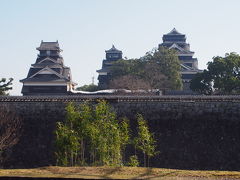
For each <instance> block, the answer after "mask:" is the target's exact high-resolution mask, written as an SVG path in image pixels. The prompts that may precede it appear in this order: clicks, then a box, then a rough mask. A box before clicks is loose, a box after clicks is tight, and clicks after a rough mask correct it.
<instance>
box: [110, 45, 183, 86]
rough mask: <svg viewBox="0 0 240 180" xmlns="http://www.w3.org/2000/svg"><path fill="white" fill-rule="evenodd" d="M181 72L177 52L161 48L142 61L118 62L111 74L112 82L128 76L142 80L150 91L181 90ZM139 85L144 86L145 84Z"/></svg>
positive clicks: (144, 57)
mask: <svg viewBox="0 0 240 180" xmlns="http://www.w3.org/2000/svg"><path fill="white" fill-rule="evenodd" d="M180 70H181V67H180V61H179V59H178V56H177V53H176V51H175V50H171V49H167V48H164V47H160V48H159V49H158V50H153V51H151V52H148V53H146V55H145V56H143V57H141V58H140V59H130V60H119V61H117V62H116V63H114V65H113V66H112V68H111V69H110V74H111V77H112V81H114V80H115V79H119V78H121V77H124V76H126V75H128V76H132V77H134V79H137V80H139V79H141V80H143V81H144V82H145V86H148V87H149V88H148V89H181V88H182V81H181V76H180ZM129 79H133V78H129ZM115 84H116V83H115ZM130 84H131V83H130ZM138 84H141V86H142V84H143V82H141V83H138ZM110 85H111V84H110Z"/></svg>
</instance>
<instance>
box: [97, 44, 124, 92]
mask: <svg viewBox="0 0 240 180" xmlns="http://www.w3.org/2000/svg"><path fill="white" fill-rule="evenodd" d="M105 52H106V59H104V60H103V62H102V69H100V70H97V72H98V81H99V83H98V86H99V88H100V89H107V88H108V83H109V81H110V74H109V72H110V67H111V66H112V65H113V63H114V62H116V61H117V60H119V59H122V51H120V50H118V49H116V48H115V46H114V45H112V48H111V49H109V50H106V51H105Z"/></svg>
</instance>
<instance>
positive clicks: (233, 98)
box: [0, 95, 240, 102]
mask: <svg viewBox="0 0 240 180" xmlns="http://www.w3.org/2000/svg"><path fill="white" fill-rule="evenodd" d="M100 99H102V100H107V101H111V102H122V101H129V102H152V101H156V102H218V101H230V102H240V95H230V96H204V95H194V96H191V95H185V96H120V95H66V96H0V102H82V101H93V102H96V101H97V100H100Z"/></svg>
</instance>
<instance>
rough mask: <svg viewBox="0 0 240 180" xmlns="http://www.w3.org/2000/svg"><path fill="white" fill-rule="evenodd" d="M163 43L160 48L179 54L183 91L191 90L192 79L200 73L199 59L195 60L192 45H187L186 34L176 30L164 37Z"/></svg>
mask: <svg viewBox="0 0 240 180" xmlns="http://www.w3.org/2000/svg"><path fill="white" fill-rule="evenodd" d="M162 40H163V43H161V44H159V47H161V46H163V47H167V48H169V49H175V50H176V51H177V53H178V58H179V60H180V63H181V75H182V80H183V86H184V87H183V90H189V85H190V81H191V79H193V77H194V75H195V74H196V73H198V72H202V71H201V70H199V69H198V59H197V58H193V55H194V52H193V51H190V45H189V44H188V43H186V36H185V34H181V33H179V32H178V31H177V30H176V29H175V28H174V29H173V30H172V31H171V32H169V33H168V34H164V35H163V38H162Z"/></svg>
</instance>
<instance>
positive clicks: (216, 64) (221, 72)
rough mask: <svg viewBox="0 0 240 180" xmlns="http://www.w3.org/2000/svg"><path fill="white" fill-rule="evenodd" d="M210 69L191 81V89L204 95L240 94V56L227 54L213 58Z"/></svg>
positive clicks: (209, 64) (209, 63)
mask: <svg viewBox="0 0 240 180" xmlns="http://www.w3.org/2000/svg"><path fill="white" fill-rule="evenodd" d="M207 65H208V67H207V69H206V70H204V71H203V72H202V73H199V74H197V75H196V76H195V78H194V79H192V81H191V85H190V88H191V89H192V90H194V91H197V92H199V93H202V94H213V93H215V94H239V93H240V56H239V55H238V54H237V53H227V54H225V57H220V56H216V57H213V61H212V62H208V64H207Z"/></svg>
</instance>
